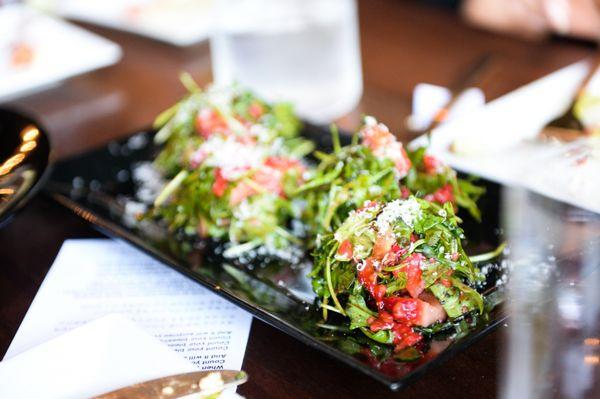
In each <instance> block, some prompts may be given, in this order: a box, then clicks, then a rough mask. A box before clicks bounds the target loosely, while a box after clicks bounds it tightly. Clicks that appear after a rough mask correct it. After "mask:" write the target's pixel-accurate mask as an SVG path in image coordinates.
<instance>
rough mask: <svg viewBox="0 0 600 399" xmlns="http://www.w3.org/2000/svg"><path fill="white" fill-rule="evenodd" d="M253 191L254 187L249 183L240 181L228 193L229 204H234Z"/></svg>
mask: <svg viewBox="0 0 600 399" xmlns="http://www.w3.org/2000/svg"><path fill="white" fill-rule="evenodd" d="M255 193H256V191H255V190H254V188H252V187H250V185H248V184H247V183H244V182H240V183H238V184H237V185H236V186H235V187H234V188H233V189H232V190H231V194H229V204H230V205H231V206H235V205H237V204H239V203H240V202H242V201H243V200H244V199H246V198H248V197H249V196H251V195H254V194H255Z"/></svg>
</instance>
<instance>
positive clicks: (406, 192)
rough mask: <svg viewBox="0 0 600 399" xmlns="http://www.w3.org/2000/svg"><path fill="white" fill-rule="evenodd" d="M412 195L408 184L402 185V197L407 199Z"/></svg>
mask: <svg viewBox="0 0 600 399" xmlns="http://www.w3.org/2000/svg"><path fill="white" fill-rule="evenodd" d="M408 197H410V190H409V189H408V187H406V186H400V198H402V199H407V198H408Z"/></svg>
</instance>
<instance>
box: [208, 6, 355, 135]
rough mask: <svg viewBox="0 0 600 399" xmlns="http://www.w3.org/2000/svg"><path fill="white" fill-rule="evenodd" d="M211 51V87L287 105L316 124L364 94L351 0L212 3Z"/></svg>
mask: <svg viewBox="0 0 600 399" xmlns="http://www.w3.org/2000/svg"><path fill="white" fill-rule="evenodd" d="M210 46H211V55H212V67H213V76H214V81H215V84H216V85H219V86H220V85H230V84H233V83H239V84H241V85H242V86H244V87H248V88H251V89H253V90H254V91H256V92H257V93H258V94H260V95H261V96H263V97H265V98H266V99H268V100H271V101H281V100H284V101H290V102H292V103H293V104H294V105H295V107H296V110H297V112H298V113H299V114H300V115H301V116H302V117H304V118H306V119H308V120H311V121H313V122H316V123H324V122H330V121H332V120H333V119H336V118H338V117H340V116H342V115H344V114H346V113H347V112H349V111H351V110H352V109H353V108H354V107H355V106H356V105H357V103H358V101H359V100H360V97H361V95H362V73H361V59H360V45H359V34H358V22H357V7H356V1H355V0H217V1H216V2H215V4H214V28H213V34H212V37H211V41H210Z"/></svg>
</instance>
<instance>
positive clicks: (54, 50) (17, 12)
mask: <svg viewBox="0 0 600 399" xmlns="http://www.w3.org/2000/svg"><path fill="white" fill-rule="evenodd" d="M16 43H24V44H25V45H26V47H27V48H28V49H30V50H31V51H30V53H31V54H32V57H31V61H30V62H25V63H22V64H21V65H18V66H17V65H14V63H13V48H14V46H15V44H16ZM120 57H121V49H120V47H119V46H118V45H116V44H115V43H113V42H111V41H109V40H106V39H104V38H102V37H99V36H97V35H95V34H93V33H90V32H88V31H86V30H84V29H81V28H79V27H77V26H74V25H72V24H69V23H67V22H64V21H61V20H58V19H55V18H52V17H49V16H47V15H45V14H42V13H40V12H37V11H35V10H33V9H31V8H29V7H27V6H23V5H7V6H3V7H0V76H2V78H1V79H0V101H6V100H9V99H12V98H14V97H17V96H19V95H23V94H26V93H30V92H33V91H35V90H40V89H42V88H45V87H48V86H51V85H53V84H56V83H58V82H60V81H62V80H64V79H67V78H70V77H72V76H75V75H79V74H82V73H84V72H89V71H92V70H94V69H98V68H102V67H105V66H108V65H112V64H114V63H116V62H117V61H118V60H119V58H120Z"/></svg>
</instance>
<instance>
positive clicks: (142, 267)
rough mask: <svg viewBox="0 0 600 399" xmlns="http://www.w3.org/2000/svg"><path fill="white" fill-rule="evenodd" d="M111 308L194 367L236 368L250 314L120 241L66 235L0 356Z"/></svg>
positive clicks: (247, 328)
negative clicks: (67, 238) (67, 236)
mask: <svg viewBox="0 0 600 399" xmlns="http://www.w3.org/2000/svg"><path fill="white" fill-rule="evenodd" d="M113 313H119V314H123V315H124V316H125V317H127V318H129V319H131V320H132V321H134V322H135V323H136V324H138V325H139V326H140V327H142V328H143V329H144V330H145V331H147V332H148V333H150V334H152V335H154V336H155V337H157V338H158V339H159V340H160V341H162V342H163V343H165V344H167V345H168V346H169V347H170V348H172V349H173V350H175V351H177V352H179V353H181V354H182V355H183V356H184V357H185V358H187V359H188V360H190V361H191V362H192V363H194V364H195V365H196V366H197V367H198V369H200V370H207V369H240V368H241V366H242V361H243V357H244V352H245V348H246V343H247V340H248V334H249V330H250V324H251V321H252V316H251V315H250V314H248V313H246V312H245V311H243V310H241V309H239V308H237V307H236V306H234V305H233V304H230V303H229V302H227V301H226V300H224V299H222V298H220V297H218V296H217V295H216V294H214V293H212V292H210V291H209V290H207V289H206V288H204V287H201V286H199V285H198V284H196V283H194V282H193V281H191V280H190V279H188V278H187V277H185V276H183V275H181V274H179V273H177V272H176V271H174V270H172V269H170V268H168V267H166V266H164V265H162V264H160V262H158V261H156V260H154V259H153V258H151V257H150V256H148V255H146V254H144V253H142V252H140V251H139V250H137V249H135V248H133V247H131V246H129V245H127V244H125V243H123V242H120V241H113V240H109V239H85V240H68V241H66V242H65V243H64V245H63V247H62V248H61V250H60V252H59V254H58V256H57V258H56V260H55V261H54V264H53V265H52V267H51V268H50V271H49V272H48V275H47V276H46V278H45V280H44V282H43V283H42V286H41V287H40V289H39V291H38V293H37V295H36V297H35V299H34V300H33V303H32V304H31V307H30V309H29V311H28V312H27V315H26V316H25V318H24V320H23V322H22V324H21V326H20V327H19V330H18V331H17V334H16V336H15V338H14V339H13V342H12V343H11V345H10V347H9V348H8V351H7V352H6V355H5V359H8V358H10V357H12V356H14V355H16V354H18V353H21V352H23V351H25V350H27V349H30V348H32V347H33V346H36V345H38V344H40V343H43V342H45V341H47V340H49V339H51V338H54V337H56V336H58V335H61V334H62V333H64V332H66V331H70V330H72V329H73V328H75V327H78V326H80V325H83V324H85V323H87V322H89V321H92V320H95V319H98V318H100V317H102V316H104V315H107V314H113Z"/></svg>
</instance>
